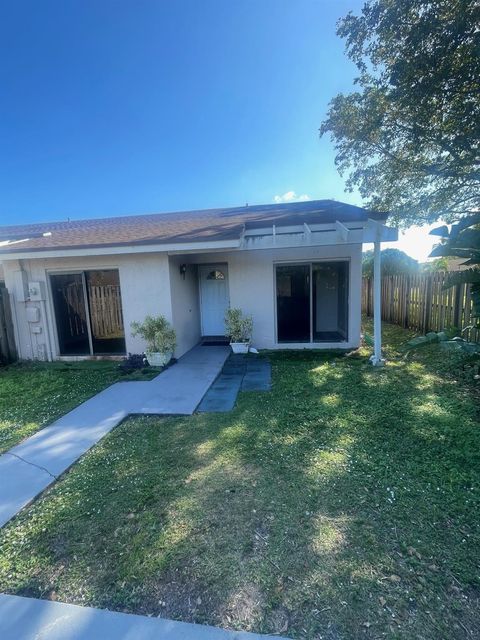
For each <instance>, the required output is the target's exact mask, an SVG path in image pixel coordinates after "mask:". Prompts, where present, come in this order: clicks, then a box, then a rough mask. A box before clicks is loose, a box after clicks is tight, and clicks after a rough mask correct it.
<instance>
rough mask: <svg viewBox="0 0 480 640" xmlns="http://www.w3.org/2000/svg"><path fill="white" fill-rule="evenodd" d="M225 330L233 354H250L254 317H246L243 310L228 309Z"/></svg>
mask: <svg viewBox="0 0 480 640" xmlns="http://www.w3.org/2000/svg"><path fill="white" fill-rule="evenodd" d="M225 328H226V335H227V336H229V337H230V346H231V347H232V351H233V353H248V349H249V347H250V340H251V338H252V331H253V318H252V316H244V315H243V313H242V310H241V309H227V312H226V314H225Z"/></svg>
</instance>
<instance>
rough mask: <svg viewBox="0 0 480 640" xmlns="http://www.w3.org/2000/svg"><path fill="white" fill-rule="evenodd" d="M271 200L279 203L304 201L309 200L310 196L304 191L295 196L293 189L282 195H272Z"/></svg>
mask: <svg viewBox="0 0 480 640" xmlns="http://www.w3.org/2000/svg"><path fill="white" fill-rule="evenodd" d="M273 200H274V202H276V203H277V204H280V203H281V202H306V201H307V200H311V198H310V196H308V195H307V194H306V193H303V194H302V195H300V196H297V194H296V193H295V191H286V192H285V193H284V194H283V195H282V196H279V195H277V196H274V197H273Z"/></svg>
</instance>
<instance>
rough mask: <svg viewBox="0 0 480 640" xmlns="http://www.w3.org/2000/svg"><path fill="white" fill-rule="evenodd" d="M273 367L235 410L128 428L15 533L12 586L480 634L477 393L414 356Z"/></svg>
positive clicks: (321, 628) (207, 615)
mask: <svg viewBox="0 0 480 640" xmlns="http://www.w3.org/2000/svg"><path fill="white" fill-rule="evenodd" d="M272 365H273V381H274V385H273V390H272V392H271V393H263V394H261V393H243V394H241V395H240V397H239V402H238V406H237V407H236V409H235V410H234V411H232V412H231V413H228V414H211V415H206V414H203V415H197V416H193V417H191V418H165V419H157V418H146V417H142V418H131V419H130V420H128V421H126V422H125V423H124V424H122V425H121V426H120V427H118V428H117V429H116V430H115V431H114V432H112V433H111V434H110V435H109V436H108V437H106V438H105V439H104V441H102V442H101V443H100V444H99V445H98V446H97V447H96V448H95V449H94V450H93V451H92V452H90V453H89V454H88V455H87V456H86V457H85V458H83V459H82V460H81V461H80V463H79V464H78V465H76V466H75V467H74V468H73V469H72V471H71V472H70V473H69V474H68V475H67V476H66V477H65V479H64V480H63V481H61V482H59V483H58V484H57V485H56V486H55V487H53V489H51V490H50V491H49V492H48V493H47V495H46V496H45V498H44V499H42V500H40V501H39V502H38V503H37V504H35V505H34V506H33V507H32V508H31V509H30V510H28V511H27V512H25V513H24V514H22V515H20V517H18V518H17V519H16V521H14V522H12V524H11V525H9V526H8V527H7V528H6V529H5V530H4V531H3V532H2V538H3V540H2V547H3V550H2V552H1V555H0V590H4V591H7V592H10V593H17V594H22V595H31V596H35V597H43V598H45V597H48V598H54V599H56V598H58V599H59V600H61V601H68V602H75V603H77V604H90V605H93V606H99V607H108V608H112V609H117V610H126V611H131V612H136V613H146V614H153V615H161V616H164V617H172V618H176V619H182V620H185V621H195V622H204V623H210V624H216V625H221V626H228V627H233V628H241V629H245V630H252V629H253V630H256V631H260V632H269V633H281V634H283V635H289V636H291V637H295V638H320V637H322V638H357V637H359V638H360V637H361V638H365V637H372V638H373V637H392V638H394V637H399V638H400V637H405V638H419V637H425V638H447V637H448V638H457V637H458V638H464V637H465V635H466V633H470V637H476V636H478V635H479V634H480V628H479V623H478V620H479V616H478V614H479V607H478V560H479V548H480V545H479V544H478V542H479V540H478V515H479V508H478V507H479V504H478V497H477V495H478V488H479V482H478V480H479V469H480V465H479V457H478V451H479V444H480V442H479V440H480V437H479V432H478V426H477V424H476V422H475V420H476V413H475V412H476V409H475V406H474V404H473V403H472V399H471V397H470V396H469V394H468V392H466V391H464V390H462V389H461V388H457V386H456V385H455V384H454V383H453V382H452V381H445V380H442V379H440V378H439V377H437V376H436V375H434V374H433V373H430V372H429V371H428V370H426V369H425V367H424V366H423V365H422V364H421V363H418V362H413V363H412V362H392V363H391V364H390V365H389V366H388V367H386V368H385V369H381V370H378V369H373V368H371V367H370V366H369V365H368V364H367V363H366V360H365V359H364V358H362V357H345V356H336V355H332V354H325V355H319V354H312V353H310V352H300V353H292V354H275V355H273V356H272Z"/></svg>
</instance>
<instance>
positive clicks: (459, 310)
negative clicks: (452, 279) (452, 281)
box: [453, 284, 463, 329]
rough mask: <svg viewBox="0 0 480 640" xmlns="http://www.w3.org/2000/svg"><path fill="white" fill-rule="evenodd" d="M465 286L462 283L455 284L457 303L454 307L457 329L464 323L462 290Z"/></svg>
mask: <svg viewBox="0 0 480 640" xmlns="http://www.w3.org/2000/svg"><path fill="white" fill-rule="evenodd" d="M462 289H463V287H462V285H461V284H456V285H455V292H454V295H455V303H454V308H453V326H454V327H456V328H457V329H461V326H460V325H461V324H462V320H461V318H462V297H463V296H462V293H463V291H462Z"/></svg>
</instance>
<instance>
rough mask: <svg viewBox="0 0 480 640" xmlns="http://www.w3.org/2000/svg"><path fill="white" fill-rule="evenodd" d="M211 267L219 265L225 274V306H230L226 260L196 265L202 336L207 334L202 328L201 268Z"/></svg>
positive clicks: (228, 275)
mask: <svg viewBox="0 0 480 640" xmlns="http://www.w3.org/2000/svg"><path fill="white" fill-rule="evenodd" d="M204 267H205V268H207V269H212V268H215V267H221V269H222V271H224V272H225V274H226V276H227V308H228V306H230V274H229V273H228V262H206V263H200V264H198V265H197V270H198V301H199V304H200V332H201V335H202V337H205V336H207V334H206V333H205V332H204V330H203V313H202V308H203V301H202V268H204Z"/></svg>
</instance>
